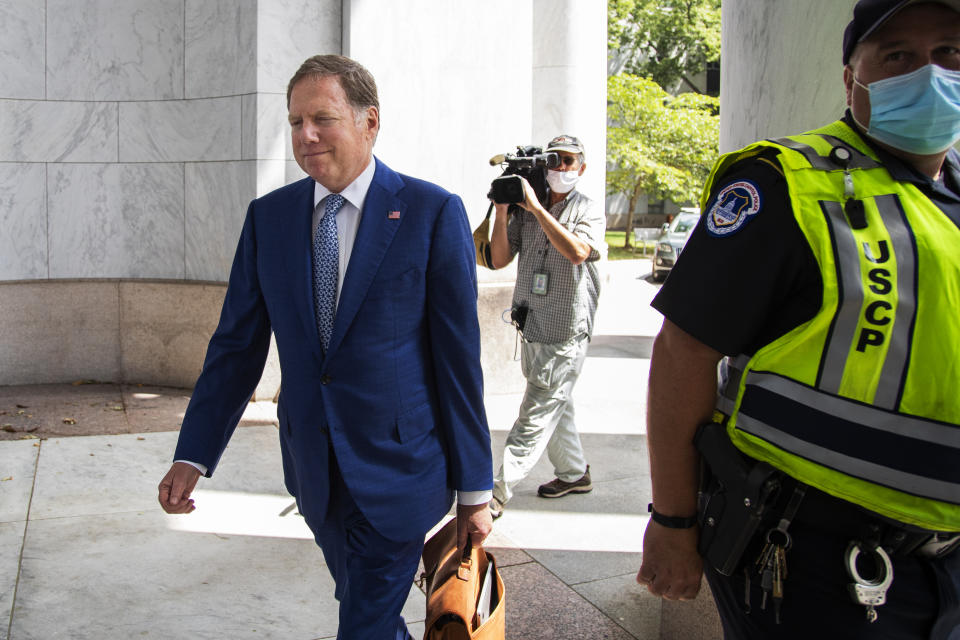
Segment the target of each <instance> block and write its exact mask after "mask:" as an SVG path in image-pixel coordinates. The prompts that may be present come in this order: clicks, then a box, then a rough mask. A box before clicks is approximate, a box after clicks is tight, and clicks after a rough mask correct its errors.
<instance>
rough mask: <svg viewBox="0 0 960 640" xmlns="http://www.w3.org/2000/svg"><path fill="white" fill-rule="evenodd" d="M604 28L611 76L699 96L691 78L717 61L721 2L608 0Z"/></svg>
mask: <svg viewBox="0 0 960 640" xmlns="http://www.w3.org/2000/svg"><path fill="white" fill-rule="evenodd" d="M607 25H608V26H607V29H608V31H607V49H608V51H609V54H610V59H609V63H610V64H609V68H608V71H609V72H610V74H611V75H612V74H616V73H620V72H621V71H623V72H626V73H631V74H634V75H638V76H643V77H648V78H652V79H653V80H654V82H656V83H657V84H659V85H660V86H661V87H663V88H665V89H667V90H668V91H673V92H676V90H677V89H679V84H680V81H681V80H682V81H684V82H685V83H686V84H687V86H688V87H689V88H690V89H691V90H693V91H697V92H699V89H697V87H696V85H694V83H693V82H691V80H690V76H692V75H694V74H697V73H699V72H701V71H703V70H704V69H705V68H706V66H707V63H709V62H714V61H716V60H719V59H720V0H608V3H607Z"/></svg>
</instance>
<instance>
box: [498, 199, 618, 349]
mask: <svg viewBox="0 0 960 640" xmlns="http://www.w3.org/2000/svg"><path fill="white" fill-rule="evenodd" d="M550 215H552V216H553V217H554V218H556V219H557V220H558V221H559V222H560V224H562V225H563V226H564V228H566V230H567V231H569V232H570V233H572V234H573V235H575V236H577V237H578V238H580V239H581V240H583V241H584V242H586V243H587V244H588V245H590V257H589V258H587V260H586V262H584V263H583V264H573V263H572V262H570V261H569V260H567V259H566V258H564V257H563V255H561V254H560V252H559V251H557V250H556V249H555V248H554V247H553V245H552V244H550V241H549V240H548V239H547V235H546V233H544V231H543V229H542V228H541V227H540V223H539V222H537V219H536V217H535V216H534V215H533V214H532V213H530V212H529V211H526V210H523V209H521V210H520V211H519V213H514V214H513V215H511V216H510V222H509V224H508V226H507V238H508V239H509V241H510V252H511V254H512V255H516V254H517V253H519V254H520V260H519V263H518V264H517V284H516V287H515V288H514V290H513V306H514V307H518V306H522V305H526V306H527V308H528V309H529V311H528V313H527V320H526V324H525V325H524V328H523V337H524V339H525V340H528V341H530V342H545V343H549V344H556V343H561V342H566V341H567V340H570V339H571V338H573V337H575V336H578V335H581V334H586V335H588V336H590V335H592V334H593V316H594V314H595V313H596V311H597V299H598V298H599V297H600V275H599V273H598V271H597V261H598V260H599V259H600V257H601V255H603V254H604V253H605V250H606V246H607V245H606V243H605V242H604V231H605V230H606V226H607V223H606V219H605V217H604V214H603V210H602V209H601V208H600V207H598V206H597V204H596V203H595V202H594V201H593V200H591V199H590V198H588V197H587V196H585V195H583V194H582V193H580V192H579V191H576V190H574V191H571V192H570V194H569V195H567V197H566V198H565V199H564V200H562V201H561V202H558V203H557V204H555V205H553V206H552V207H550ZM535 273H545V274H547V293H546V295H540V294H536V293H533V292H532V290H533V276H534V274H535Z"/></svg>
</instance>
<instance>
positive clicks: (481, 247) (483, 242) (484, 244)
mask: <svg viewBox="0 0 960 640" xmlns="http://www.w3.org/2000/svg"><path fill="white" fill-rule="evenodd" d="M491 211H493V205H492V204H491V205H490V206H489V207H487V215H486V217H485V218H484V219H483V222H481V223H480V226H478V227H477V228H476V229H474V230H473V246H474V247H475V248H476V250H477V264H478V265H480V266H481V267H486V268H487V269H493V258H491V257H490V212H491Z"/></svg>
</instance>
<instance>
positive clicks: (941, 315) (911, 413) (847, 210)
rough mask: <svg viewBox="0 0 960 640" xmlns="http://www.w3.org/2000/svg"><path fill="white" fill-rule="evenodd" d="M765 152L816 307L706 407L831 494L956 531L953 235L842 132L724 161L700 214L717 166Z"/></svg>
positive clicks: (958, 257) (740, 366) (764, 453)
mask: <svg viewBox="0 0 960 640" xmlns="http://www.w3.org/2000/svg"><path fill="white" fill-rule="evenodd" d="M771 147H772V148H775V149H777V150H778V151H779V155H778V156H777V157H778V161H779V163H780V165H781V167H782V168H783V173H784V175H785V178H786V182H787V185H788V189H789V194H790V201H791V203H792V207H793V214H794V217H795V218H796V220H797V222H798V223H799V225H800V229H801V230H802V231H803V233H804V235H805V236H806V238H807V241H808V242H809V244H810V247H811V249H812V250H813V255H814V256H815V258H816V261H817V264H818V265H819V267H820V272H821V276H822V278H823V302H822V305H821V307H820V310H819V311H818V313H817V315H816V316H815V317H814V318H813V319H811V320H809V321H807V322H805V323H803V324H802V325H800V326H798V327H796V328H795V329H793V330H792V331H790V332H788V333H787V334H785V335H783V336H781V337H780V338H778V339H776V340H774V341H773V342H771V343H769V344H767V345H765V346H763V347H762V348H761V349H760V350H759V351H757V352H756V353H755V354H754V355H753V356H752V357H748V356H740V357H739V358H735V359H731V360H729V364H730V368H729V373H730V375H729V377H728V379H727V380H726V381H725V384H724V386H723V387H722V389H721V393H720V394H719V396H718V401H717V409H718V410H719V411H721V412H722V413H724V414H726V415H727V416H728V422H727V424H728V433H729V434H730V438H731V440H732V441H733V443H734V444H735V445H736V446H737V448H739V449H740V450H741V451H743V452H744V453H746V454H747V455H749V456H751V457H753V458H756V459H758V460H763V461H765V462H768V463H770V464H771V465H773V466H774V467H777V468H778V469H780V470H782V471H784V472H785V473H787V474H789V475H790V476H792V477H794V478H796V479H798V480H800V481H802V482H805V483H807V484H809V485H812V486H814V487H816V488H818V489H820V490H822V491H824V492H826V493H829V494H831V495H833V496H836V497H838V498H841V499H844V500H847V501H849V502H852V503H855V504H858V505H861V506H863V507H866V508H867V509H870V510H871V511H874V512H876V513H879V514H882V515H884V516H887V517H890V518H894V519H896V520H898V521H900V522H905V523H909V524H913V525H916V526H920V527H923V528H926V529H931V530H934V531H960V229H958V228H957V226H956V225H955V224H954V223H953V222H952V221H950V219H949V218H948V217H947V216H946V215H945V214H944V213H943V212H942V211H941V210H940V209H939V208H938V207H937V206H936V205H935V204H933V203H932V202H931V201H930V200H929V198H927V197H926V196H925V195H923V193H922V192H921V191H920V190H918V189H917V188H916V187H915V186H914V185H912V184H909V183H903V182H897V181H895V180H893V179H892V178H891V177H890V174H889V173H888V172H887V170H886V169H885V168H884V167H883V166H882V165H881V164H880V163H879V161H878V158H877V156H876V154H875V153H874V152H873V150H872V149H870V148H869V147H868V146H867V145H866V144H865V143H864V142H863V140H861V139H860V137H859V136H858V135H857V134H856V133H854V132H853V131H852V130H851V129H850V128H849V127H848V126H847V125H846V124H844V123H843V122H835V123H833V124H831V125H829V126H827V127H824V128H822V129H817V130H815V131H812V132H809V133H806V134H803V135H799V136H791V137H789V138H783V139H780V140H776V141H764V142H759V143H756V144H753V145H751V146H749V147H746V148H745V149H742V150H741V151H738V152H734V153H731V154H727V155H725V156H723V157H722V158H720V160H719V161H718V162H717V165H716V166H715V167H714V169H713V172H712V173H711V175H710V178H709V180H708V182H707V186H706V189H705V191H704V196H703V201H702V202H701V209H702V210H703V211H707V208H706V207H707V204H708V202H707V199H708V198H709V194H710V192H711V186H712V185H713V183H714V181H715V180H716V179H717V178H718V177H720V176H722V175H723V174H724V172H725V171H726V170H727V169H728V168H729V167H730V165H731V164H733V163H734V162H736V161H737V160H740V159H743V158H747V157H751V156H753V155H756V154H758V153H761V152H762V151H764V150H767V149H769V148H771ZM861 204H862V207H861V206H860V205H861ZM706 215H709V212H707V213H706ZM760 215H763V213H762V212H761V214H760ZM768 215H769V214H768ZM761 268H762V265H761Z"/></svg>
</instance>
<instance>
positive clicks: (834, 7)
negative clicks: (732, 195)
mask: <svg viewBox="0 0 960 640" xmlns="http://www.w3.org/2000/svg"><path fill="white" fill-rule="evenodd" d="M854 4H856V1H855V0H777V2H770V0H724V2H723V6H722V38H723V39H722V52H723V53H722V55H721V62H720V65H721V80H720V123H721V124H720V151H721V152H722V153H725V152H727V151H732V150H734V149H739V148H740V147H742V146H744V145H746V144H749V143H751V142H753V141H755V140H759V139H762V138H772V137H779V136H784V135H790V134H794V133H801V132H803V131H807V130H809V129H813V128H815V127H818V126H821V125H824V124H827V123H829V122H832V121H833V120H835V119H837V118H838V117H840V116H841V115H843V110H844V108H845V97H844V91H843V62H842V59H841V49H842V42H843V29H844V28H845V27H846V25H847V23H848V22H849V21H850V18H851V17H852V16H853V5H854Z"/></svg>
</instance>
